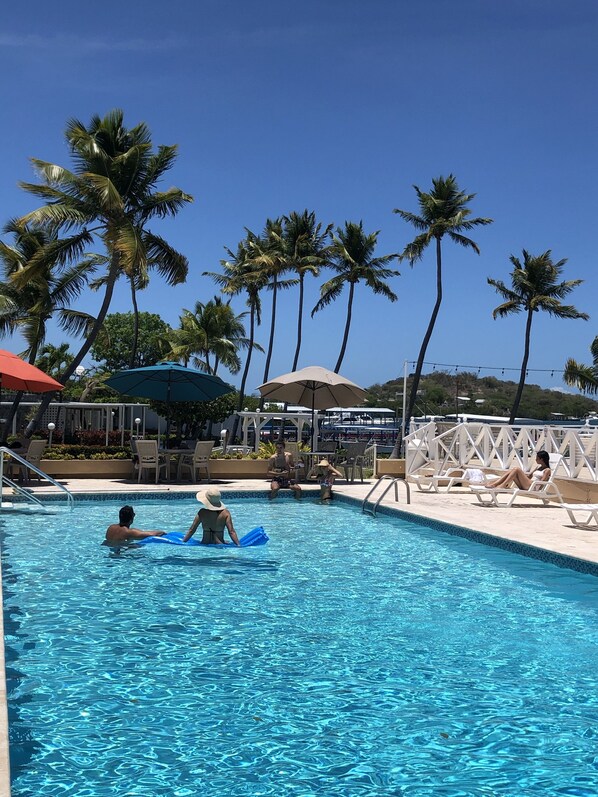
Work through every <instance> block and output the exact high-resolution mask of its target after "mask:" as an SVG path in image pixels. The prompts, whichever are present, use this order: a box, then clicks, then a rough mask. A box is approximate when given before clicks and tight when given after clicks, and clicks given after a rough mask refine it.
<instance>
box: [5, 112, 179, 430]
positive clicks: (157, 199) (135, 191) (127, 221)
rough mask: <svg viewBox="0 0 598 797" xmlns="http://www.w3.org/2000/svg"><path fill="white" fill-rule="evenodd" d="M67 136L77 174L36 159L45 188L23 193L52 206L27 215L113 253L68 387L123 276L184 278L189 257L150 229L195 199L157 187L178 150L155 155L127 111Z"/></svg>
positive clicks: (27, 186) (70, 129) (27, 273)
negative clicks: (129, 124)
mask: <svg viewBox="0 0 598 797" xmlns="http://www.w3.org/2000/svg"><path fill="white" fill-rule="evenodd" d="M66 139H67V144H68V146H69V149H70V153H71V157H72V160H73V164H74V168H73V170H72V171H71V170H69V169H66V168H64V167H62V166H57V165H55V164H52V163H47V162H45V161H41V160H38V159H33V161H32V162H33V165H34V167H35V168H36V170H37V172H38V174H39V176H40V178H41V183H39V184H37V183H21V186H22V188H24V190H26V191H28V192H29V193H31V194H33V195H34V196H37V197H40V198H41V199H43V200H44V201H45V202H46V204H45V205H44V206H42V207H40V208H38V209H37V210H34V211H33V212H32V213H29V214H28V215H27V216H25V217H24V219H23V220H24V221H26V222H35V223H46V224H50V225H52V226H53V227H54V228H55V229H61V228H63V229H65V230H75V235H74V236H73V237H74V239H75V240H76V241H78V242H79V245H80V246H81V247H84V246H86V245H88V244H89V243H91V241H92V240H95V239H96V238H97V239H100V240H101V241H102V243H103V244H104V247H105V249H106V256H107V273H106V276H105V284H104V296H103V300H102V304H101V307H100V310H99V312H98V314H97V317H96V321H95V323H94V325H93V327H92V328H91V329H90V330H89V335H88V337H87V340H86V342H85V343H84V344H83V346H82V347H81V348H80V349H79V351H78V352H77V354H76V355H75V358H74V360H73V362H72V363H71V364H70V365H69V366H68V367H67V368H66V369H65V371H64V372H63V373H62V374H61V376H60V381H61V382H62V383H63V384H64V383H65V382H66V380H67V379H68V378H69V377H70V376H71V374H72V373H73V372H74V370H75V368H76V367H77V365H79V364H80V363H81V361H82V359H83V358H84V357H85V355H86V354H87V352H88V351H89V349H90V347H91V345H92V344H93V342H94V340H95V338H96V337H97V335H98V334H99V332H100V330H101V328H102V324H103V322H104V318H105V316H106V314H107V312H108V309H109V307H110V302H111V300H112V295H113V292H114V286H115V284H116V281H117V279H118V278H119V276H121V275H123V274H124V275H127V276H130V275H134V278H139V279H141V276H140V275H144V274H146V272H147V269H148V268H149V267H155V268H156V269H157V270H158V272H159V273H160V275H161V276H162V277H163V278H164V279H165V280H166V281H167V283H168V284H169V285H176V284H178V283H181V282H184V281H185V279H186V276H187V271H188V262H187V258H186V257H185V256H184V255H182V254H181V253H180V252H177V251H176V250H175V249H174V248H173V247H172V246H170V245H169V244H168V243H167V242H166V241H165V240H164V239H163V238H161V237H160V236H158V235H156V234H155V233H153V232H152V231H151V230H150V229H148V223H149V222H150V220H152V219H155V218H164V217H166V216H175V215H176V214H177V213H178V212H179V211H180V210H181V208H182V207H183V206H184V205H185V204H186V203H188V202H191V201H192V197H191V196H190V195H189V194H186V193H184V192H183V191H181V190H180V189H179V188H169V189H167V190H166V191H158V190H157V184H158V183H159V182H160V180H161V179H162V178H163V176H164V175H165V173H166V172H167V171H168V170H169V169H170V168H171V167H172V166H173V164H174V162H175V159H176V155H177V148H176V146H159V147H158V149H157V151H154V150H153V148H152V141H151V135H150V131H149V129H148V127H147V125H146V124H144V123H143V122H142V123H140V124H138V125H136V126H135V127H133V128H130V129H127V128H126V127H125V126H124V117H123V112H122V111H120V110H114V111H111V112H110V113H108V114H107V115H106V116H105V117H104V118H100V117H99V116H94V117H93V118H92V120H91V122H90V124H89V126H87V127H86V126H85V125H84V124H83V123H82V122H80V121H78V120H76V119H73V120H71V121H70V122H69V123H68V125H67V129H66ZM41 261H43V258H41V259H40V262H41ZM37 265H40V264H37ZM34 274H35V268H31V269H24V271H23V274H22V284H26V282H27V280H28V279H30V278H31V277H32V276H34ZM49 401H50V399H49V397H47V398H44V400H43V401H42V404H41V406H40V409H39V411H38V413H37V416H36V418H35V421H34V422H33V423H32V424H30V428H29V430H28V431H29V433H31V431H32V430H33V429H34V428H35V425H36V424H37V423H39V419H40V418H41V416H42V414H43V412H44V411H45V409H46V407H47V405H48V403H49Z"/></svg>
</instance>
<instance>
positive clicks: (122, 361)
mask: <svg viewBox="0 0 598 797" xmlns="http://www.w3.org/2000/svg"><path fill="white" fill-rule="evenodd" d="M135 331H137V347H136V351H135V359H134V360H133V364H132V366H131V342H132V340H133V336H134V333H135ZM170 332H171V328H170V326H169V325H168V324H167V323H166V321H164V320H163V319H162V318H161V316H159V315H158V314H157V313H146V312H141V313H138V314H137V316H136V315H135V313H132V312H129V313H109V314H108V315H107V316H106V319H105V320H104V324H103V326H102V331H101V333H100V334H99V335H98V337H97V338H96V339H95V341H94V342H93V344H92V347H91V356H92V357H93V359H94V360H95V361H96V362H98V363H101V364H102V365H103V367H104V368H105V369H106V370H107V371H120V370H121V369H123V368H130V367H133V368H142V367H143V366H146V365H155V364H156V363H157V362H160V360H163V359H164V357H165V355H166V352H167V346H168V344H167V337H168V334H169V333H170Z"/></svg>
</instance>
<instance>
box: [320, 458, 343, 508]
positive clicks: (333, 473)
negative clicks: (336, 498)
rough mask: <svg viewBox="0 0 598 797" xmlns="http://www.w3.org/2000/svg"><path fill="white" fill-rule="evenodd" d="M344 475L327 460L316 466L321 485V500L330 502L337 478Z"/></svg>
mask: <svg viewBox="0 0 598 797" xmlns="http://www.w3.org/2000/svg"><path fill="white" fill-rule="evenodd" d="M342 475H343V474H342V473H341V472H340V471H338V470H337V469H336V468H333V467H332V465H331V464H330V462H328V460H327V459H321V460H320V461H319V462H318V464H317V465H316V479H317V480H318V483H319V485H320V500H322V501H330V499H331V498H332V485H333V484H334V480H335V478H336V477H337V476H342Z"/></svg>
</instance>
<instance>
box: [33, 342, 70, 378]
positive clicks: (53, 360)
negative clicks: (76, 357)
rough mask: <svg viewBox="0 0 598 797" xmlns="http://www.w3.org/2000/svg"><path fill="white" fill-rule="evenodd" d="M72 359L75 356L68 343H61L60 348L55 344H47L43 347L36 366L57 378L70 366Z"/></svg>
mask: <svg viewBox="0 0 598 797" xmlns="http://www.w3.org/2000/svg"><path fill="white" fill-rule="evenodd" d="M72 359H73V355H72V354H71V347H70V346H69V344H68V343H61V344H60V345H59V346H55V345H54V344H53V343H46V344H45V345H44V346H42V347H41V349H40V351H39V354H38V356H37V359H36V360H35V365H36V366H37V367H38V368H41V370H42V371H44V372H45V373H46V374H50V376H53V377H54V378H56V376H58V375H59V374H60V373H61V372H62V371H64V369H65V368H66V367H67V366H68V365H70V363H71V360H72Z"/></svg>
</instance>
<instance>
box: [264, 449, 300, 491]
mask: <svg viewBox="0 0 598 797" xmlns="http://www.w3.org/2000/svg"><path fill="white" fill-rule="evenodd" d="M294 467H295V463H294V462H293V455H292V454H291V453H290V452H288V451H285V450H284V440H279V441H278V442H277V443H276V453H275V454H272V456H271V457H270V459H269V460H268V476H269V477H270V478H271V479H272V481H271V482H270V493H269V495H268V498H269V499H270V500H272V499H273V498H276V496H277V495H278V491H279V490H284V489H288V490H292V491H293V494H294V496H295V498H301V487H299V485H298V484H297V482H296V481H295V480H294V479H291V470H293V468H294Z"/></svg>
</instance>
